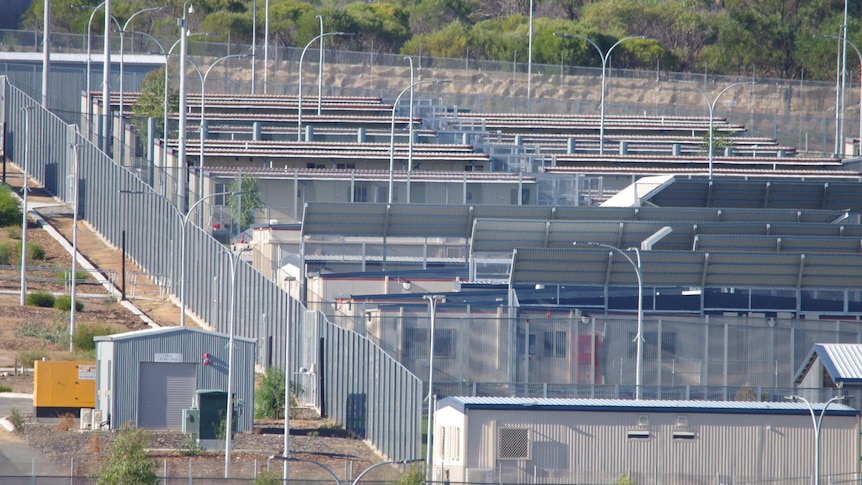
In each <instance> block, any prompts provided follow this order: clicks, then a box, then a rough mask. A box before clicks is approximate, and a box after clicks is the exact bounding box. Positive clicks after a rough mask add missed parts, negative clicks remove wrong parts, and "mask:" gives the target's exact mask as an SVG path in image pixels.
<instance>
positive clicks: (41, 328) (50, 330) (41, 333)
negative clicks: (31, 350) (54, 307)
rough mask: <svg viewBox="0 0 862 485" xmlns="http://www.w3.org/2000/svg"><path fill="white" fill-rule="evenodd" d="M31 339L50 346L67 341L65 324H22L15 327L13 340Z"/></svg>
mask: <svg viewBox="0 0 862 485" xmlns="http://www.w3.org/2000/svg"><path fill="white" fill-rule="evenodd" d="M22 337H33V338H37V339H39V340H43V341H45V342H49V343H52V344H56V343H60V342H65V341H68V340H67V339H68V338H69V331H68V327H67V326H66V324H65V322H61V321H56V322H50V323H46V322H24V323H22V324H20V325H18V326H17V327H15V338H22Z"/></svg>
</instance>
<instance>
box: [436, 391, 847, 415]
mask: <svg viewBox="0 0 862 485" xmlns="http://www.w3.org/2000/svg"><path fill="white" fill-rule="evenodd" d="M444 407H453V408H455V409H457V410H459V411H460V412H464V411H465V410H467V409H484V410H528V409H529V410H535V411H600V412H601V411H603V412H654V413H662V412H667V413H680V412H687V413H709V414H793V415H796V414H809V413H810V410H809V408H808V405H807V404H805V403H802V402H790V401H788V402H752V401H648V400H626V399H550V398H522V397H463V396H455V397H447V398H445V399H441V400H440V402H438V403H437V409H442V408H444ZM811 407H812V408H814V410H815V411H816V412H819V411H820V410H822V409H823V404H822V403H811ZM826 414H827V415H832V416H856V415H858V414H859V411H858V410H856V409H853V408H852V407H850V406H847V405H845V404H840V403H833V404H832V405H830V406H829V409H828V410H827V411H826Z"/></svg>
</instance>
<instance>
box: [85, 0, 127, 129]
mask: <svg viewBox="0 0 862 485" xmlns="http://www.w3.org/2000/svg"><path fill="white" fill-rule="evenodd" d="M104 5H105V2H102V3H100V4H98V5H96V6H95V7H94V8H93V11H92V12H90V20H89V22H87V136H89V137H92V131H93V120H92V117H93V107H92V105H91V104H90V103H91V99H92V96H91V95H90V90H91V89H92V83H91V82H90V71H91V69H90V63H91V54H90V31H91V28H92V25H93V16H95V15H96V12H97V11H98V10H99V9H100V8H102V7H103V6H104ZM117 28H120V26H119V25H117Z"/></svg>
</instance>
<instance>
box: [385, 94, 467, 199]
mask: <svg viewBox="0 0 862 485" xmlns="http://www.w3.org/2000/svg"><path fill="white" fill-rule="evenodd" d="M451 82H452V81H442V80H439V79H438V80H428V81H416V82H413V83H410V85H409V86H407V87H406V88H404V89H402V90H401V92H400V93H398V96H397V97H396V98H395V102H394V103H392V125H391V127H390V130H389V203H390V204H391V203H392V198H393V190H394V183H395V180H394V177H395V110H397V109H398V102H399V101H401V96H404V93H406V92H407V91H410V92H411V93H412V92H413V87H414V86H418V85H420V84H448V83H451ZM410 105H411V109H412V106H413V103H410ZM412 122H413V119H412V118H411V119H410V123H411V124H412ZM408 202H409V201H408Z"/></svg>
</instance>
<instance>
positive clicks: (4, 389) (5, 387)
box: [0, 386, 12, 392]
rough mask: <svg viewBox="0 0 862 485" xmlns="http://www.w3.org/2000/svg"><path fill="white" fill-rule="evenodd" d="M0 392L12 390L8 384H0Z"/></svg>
mask: <svg viewBox="0 0 862 485" xmlns="http://www.w3.org/2000/svg"><path fill="white" fill-rule="evenodd" d="M0 392H12V388H11V387H9V386H0Z"/></svg>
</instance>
